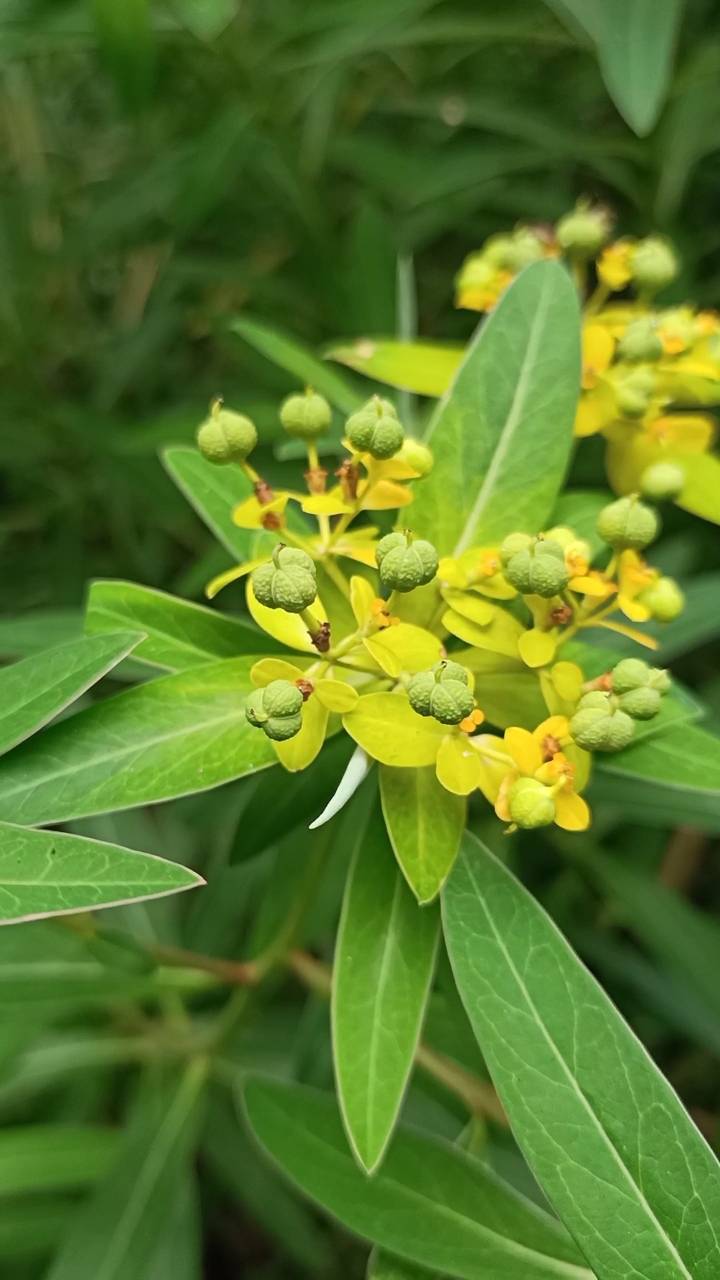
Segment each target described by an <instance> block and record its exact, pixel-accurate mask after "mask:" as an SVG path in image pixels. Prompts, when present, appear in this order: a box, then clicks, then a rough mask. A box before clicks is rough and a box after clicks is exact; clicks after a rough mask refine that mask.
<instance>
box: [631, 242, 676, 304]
mask: <svg viewBox="0 0 720 1280" xmlns="http://www.w3.org/2000/svg"><path fill="white" fill-rule="evenodd" d="M631 270H632V281H633V284H634V285H635V287H636V288H637V289H640V290H641V291H642V292H643V293H658V292H659V290H660V289H665V288H666V286H667V285H669V284H672V282H673V280H674V279H675V277H676V276H677V273H678V271H679V270H680V264H679V262H678V259H677V254H676V253H675V250H674V249H673V247H672V245H671V244H670V241H669V240H664V239H663V238H662V237H661V236H648V237H647V238H646V239H645V240H641V241H640V243H639V245H638V246H637V248H636V250H635V252H634V253H633V256H632V265H631Z"/></svg>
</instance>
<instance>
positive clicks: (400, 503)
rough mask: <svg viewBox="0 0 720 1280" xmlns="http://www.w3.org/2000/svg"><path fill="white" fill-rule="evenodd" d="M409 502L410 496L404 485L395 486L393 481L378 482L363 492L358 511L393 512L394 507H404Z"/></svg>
mask: <svg viewBox="0 0 720 1280" xmlns="http://www.w3.org/2000/svg"><path fill="white" fill-rule="evenodd" d="M358 492H359V491H358ZM410 502H412V494H411V492H410V490H409V489H406V488H405V486H404V485H402V484H396V483H395V481H394V480H378V481H377V482H376V483H375V484H373V485H370V486H369V487H368V488H367V489H365V491H364V492H363V495H362V500H361V503H360V510H361V511H394V510H395V508H396V507H406V506H407V505H408V504H409V503H410Z"/></svg>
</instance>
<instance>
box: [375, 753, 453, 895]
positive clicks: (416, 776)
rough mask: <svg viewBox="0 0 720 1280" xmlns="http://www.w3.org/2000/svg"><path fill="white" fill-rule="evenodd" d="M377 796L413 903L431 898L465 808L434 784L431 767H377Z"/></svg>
mask: <svg viewBox="0 0 720 1280" xmlns="http://www.w3.org/2000/svg"><path fill="white" fill-rule="evenodd" d="M380 796H381V798H382V807H383V814H384V815H385V823H386V826H387V831H388V835H389V837H390V842H391V844H392V847H393V851H394V853H395V857H396V858H397V860H398V863H399V864H400V867H401V869H402V872H403V874H404V876H405V879H406V880H407V882H408V884H409V885H410V888H411V889H412V891H413V893H414V894H415V897H416V898H417V900H418V902H421V903H427V902H432V900H433V898H435V897H437V895H438V893H439V892H440V890H441V888H442V886H443V884H444V883H445V880H446V878H447V876H448V874H449V872H450V869H451V867H452V865H453V863H454V861H455V858H456V857H457V851H458V849H459V848H460V837H461V835H462V832H463V827H464V826H465V811H466V808H467V805H466V802H465V799H464V797H463V796H456V795H453V794H452V792H450V791H446V789H445V787H443V786H442V785H441V783H440V782H438V779H437V774H436V773H435V768H434V766H433V765H429V766H427V767H426V768H424V769H393V768H391V767H390V766H389V765H384V764H383V765H380Z"/></svg>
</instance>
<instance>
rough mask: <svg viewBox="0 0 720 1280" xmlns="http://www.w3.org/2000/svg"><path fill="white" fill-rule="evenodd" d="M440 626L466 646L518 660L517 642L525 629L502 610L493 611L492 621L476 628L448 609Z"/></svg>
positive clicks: (453, 610) (475, 625) (467, 619)
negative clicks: (462, 641)
mask: <svg viewBox="0 0 720 1280" xmlns="http://www.w3.org/2000/svg"><path fill="white" fill-rule="evenodd" d="M442 624H443V626H444V627H445V629H446V631H449V632H450V633H451V635H454V636H457V637H458V639H459V640H464V641H465V643H466V644H470V645H473V646H474V647H475V648H477V649H489V650H490V651H491V652H492V653H504V654H506V655H507V656H508V657H509V658H519V656H520V651H519V649H518V640H519V639H520V636H521V635H524V634H525V628H524V627H523V625H522V623H520V622H518V620H517V618H513V616H512V614H510V613H506V612H505V610H504V609H499V608H496V609H494V611H493V616H492V621H491V622H489V623H488V625H487V626H486V627H481V626H478V624H477V623H475V622H471V621H470V620H469V618H464V617H463V616H462V614H460V613H458V612H457V611H456V610H455V609H448V610H447V611H446V612H445V613H444V614H443V618H442Z"/></svg>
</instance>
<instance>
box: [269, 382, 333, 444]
mask: <svg viewBox="0 0 720 1280" xmlns="http://www.w3.org/2000/svg"><path fill="white" fill-rule="evenodd" d="M280 421H281V423H282V425H283V427H284V428H285V430H286V431H287V433H288V435H291V436H297V437H298V439H300V440H317V438H318V436H321V435H323V434H324V432H325V431H327V429H328V427H329V426H330V423H331V422H332V409H331V408H330V405H329V404H328V402H327V400H326V399H325V397H324V396H321V395H318V393H317V392H316V391H312V390H310V389H308V390H307V391H306V392H305V394H304V395H293V396H288V398H287V400H285V401H284V402H283V404H282V405H281V407H280Z"/></svg>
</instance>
